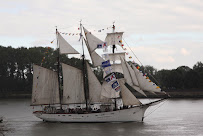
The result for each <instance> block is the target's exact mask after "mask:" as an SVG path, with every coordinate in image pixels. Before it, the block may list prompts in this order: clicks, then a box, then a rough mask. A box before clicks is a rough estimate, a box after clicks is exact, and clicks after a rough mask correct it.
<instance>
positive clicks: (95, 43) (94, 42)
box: [83, 27, 105, 53]
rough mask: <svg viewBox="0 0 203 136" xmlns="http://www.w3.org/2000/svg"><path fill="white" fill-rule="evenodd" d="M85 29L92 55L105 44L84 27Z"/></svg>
mask: <svg viewBox="0 0 203 136" xmlns="http://www.w3.org/2000/svg"><path fill="white" fill-rule="evenodd" d="M83 29H84V32H85V36H86V38H87V42H88V48H89V51H90V53H92V52H93V51H94V50H95V49H96V48H100V47H102V46H103V44H105V43H104V42H103V41H102V40H100V39H99V38H97V37H96V36H94V35H93V34H92V33H91V32H89V31H88V30H87V29H85V28H84V27H83Z"/></svg>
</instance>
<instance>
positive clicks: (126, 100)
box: [119, 79, 141, 106]
mask: <svg viewBox="0 0 203 136" xmlns="http://www.w3.org/2000/svg"><path fill="white" fill-rule="evenodd" d="M119 83H120V86H121V96H122V100H123V105H126V106H127V105H141V102H140V101H139V100H138V99H137V98H136V97H135V96H134V95H133V94H132V93H131V91H130V90H129V89H128V88H127V87H126V86H125V81H124V80H123V79H119Z"/></svg>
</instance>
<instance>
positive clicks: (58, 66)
mask: <svg viewBox="0 0 203 136" xmlns="http://www.w3.org/2000/svg"><path fill="white" fill-rule="evenodd" d="M56 39H57V48H58V56H57V62H58V64H57V73H58V82H59V100H60V109H61V110H62V104H61V103H62V90H61V79H60V49H59V42H58V30H57V26H56Z"/></svg>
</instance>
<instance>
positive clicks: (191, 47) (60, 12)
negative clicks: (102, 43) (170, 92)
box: [0, 0, 203, 69]
mask: <svg viewBox="0 0 203 136" xmlns="http://www.w3.org/2000/svg"><path fill="white" fill-rule="evenodd" d="M202 7H203V1H202V0H195V1H194V0H153V1H152V0H142V1H140V0H111V1H109V0H72V1H71V0H60V1H57V0H43V1H42V0H18V1H16V0H6V1H3V0H1V4H0V17H1V21H0V30H1V31H0V45H3V46H9V45H11V46H13V47H19V46H25V47H32V46H54V45H50V41H52V40H53V39H54V38H55V35H54V31H55V26H56V25H57V26H58V28H59V31H64V32H68V33H77V32H78V30H77V27H78V26H79V20H80V19H82V20H83V21H82V22H83V24H84V26H85V27H86V28H87V29H89V30H92V33H93V34H95V35H96V36H98V37H99V38H101V39H104V37H105V33H106V32H107V31H104V32H102V33H98V32H95V33H94V31H93V30H99V29H102V28H106V27H108V26H111V25H112V22H113V21H116V30H117V31H124V32H125V33H124V38H125V40H126V41H127V43H128V44H129V45H130V47H131V48H132V49H133V50H134V52H135V53H136V55H137V56H138V57H139V59H140V60H141V61H142V63H143V64H144V65H153V66H154V67H156V68H158V69H162V68H166V69H172V68H176V67H178V66H180V65H187V66H190V67H192V66H193V65H194V64H195V63H196V62H197V61H202V62H203V55H202V52H203V25H202V24H203V8H202ZM65 38H66V39H67V40H68V41H69V42H70V43H71V44H74V45H75V47H76V49H77V48H78V49H79V47H78V46H79V44H80V43H78V37H76V36H72V37H68V36H67V37H65ZM133 59H134V60H135V61H136V59H135V57H134V58H133Z"/></svg>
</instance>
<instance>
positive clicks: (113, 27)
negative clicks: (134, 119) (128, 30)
mask: <svg viewBox="0 0 203 136" xmlns="http://www.w3.org/2000/svg"><path fill="white" fill-rule="evenodd" d="M114 23H115V22H113V26H112V29H113V33H114V32H115V25H114ZM113 42H114V43H113V45H112V53H113V54H114V52H115V48H116V44H115V37H114V41H113ZM113 64H115V61H113ZM114 100H115V103H114V104H115V110H117V99H116V98H114Z"/></svg>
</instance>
